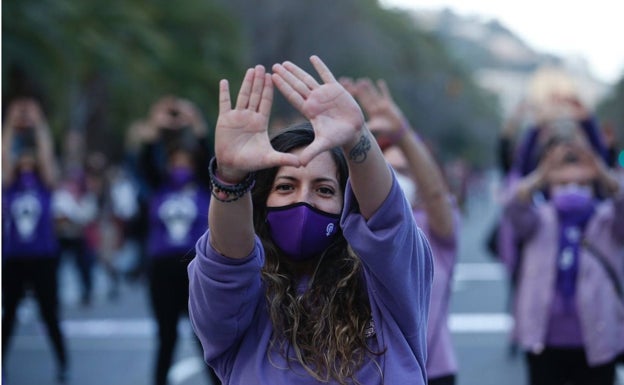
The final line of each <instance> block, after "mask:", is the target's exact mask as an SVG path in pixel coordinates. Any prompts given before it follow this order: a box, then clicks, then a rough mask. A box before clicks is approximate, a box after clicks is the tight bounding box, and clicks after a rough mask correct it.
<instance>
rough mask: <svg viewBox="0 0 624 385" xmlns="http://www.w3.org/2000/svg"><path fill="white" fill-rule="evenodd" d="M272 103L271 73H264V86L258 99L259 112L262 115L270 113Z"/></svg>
mask: <svg viewBox="0 0 624 385" xmlns="http://www.w3.org/2000/svg"><path fill="white" fill-rule="evenodd" d="M272 105H273V81H272V80H271V74H267V73H265V74H264V88H263V90H262V99H261V100H260V107H259V112H260V113H261V114H262V115H264V116H267V117H268V116H269V115H270V114H271V106H272Z"/></svg>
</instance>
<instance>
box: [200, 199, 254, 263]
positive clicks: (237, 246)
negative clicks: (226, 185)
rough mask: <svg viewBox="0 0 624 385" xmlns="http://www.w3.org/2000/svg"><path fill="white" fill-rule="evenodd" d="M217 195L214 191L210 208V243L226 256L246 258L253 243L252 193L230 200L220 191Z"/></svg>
mask: <svg viewBox="0 0 624 385" xmlns="http://www.w3.org/2000/svg"><path fill="white" fill-rule="evenodd" d="M213 191H214V190H213ZM216 195H217V196H215V194H213V197H212V199H211V201H210V208H209V210H208V227H209V228H210V244H211V245H212V247H213V248H214V249H215V250H217V251H218V252H219V253H220V254H222V255H224V256H227V257H230V258H236V259H238V258H245V257H246V256H248V255H249V253H251V251H252V249H253V246H254V235H255V231H254V227H253V205H252V201H251V193H250V192H247V193H245V194H244V195H243V196H242V197H240V198H239V199H237V200H234V201H230V202H224V201H223V200H222V198H219V193H216Z"/></svg>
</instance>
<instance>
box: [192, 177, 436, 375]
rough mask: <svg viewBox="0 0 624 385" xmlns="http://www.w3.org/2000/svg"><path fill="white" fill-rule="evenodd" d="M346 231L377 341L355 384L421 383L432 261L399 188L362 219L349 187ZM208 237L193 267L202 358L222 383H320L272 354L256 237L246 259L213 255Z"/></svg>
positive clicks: (343, 223)
mask: <svg viewBox="0 0 624 385" xmlns="http://www.w3.org/2000/svg"><path fill="white" fill-rule="evenodd" d="M341 227H342V229H343V233H344V235H345V237H346V238H347V240H348V241H349V244H350V245H351V247H352V248H353V250H354V251H355V252H356V253H357V254H358V255H359V256H360V258H361V260H362V262H363V265H364V276H365V280H366V285H367V290H368V296H369V299H370V304H371V310H372V318H373V321H374V324H375V335H374V336H372V337H370V338H369V340H368V343H369V345H370V346H371V348H372V349H373V350H375V351H380V350H381V349H383V348H387V351H386V352H385V354H383V355H382V356H380V357H376V358H375V361H376V362H374V361H368V362H365V363H364V365H363V366H362V367H361V368H360V369H359V370H358V372H357V378H358V380H359V381H360V383H361V384H364V385H373V384H375V385H378V384H382V383H383V384H421V385H424V384H426V382H427V380H426V371H425V362H426V359H427V356H426V355H427V352H426V333H427V318H428V308H429V296H430V290H431V282H432V275H433V261H432V257H431V250H430V247H429V244H428V242H427V240H426V238H425V236H424V235H423V233H422V232H421V231H420V229H418V227H417V226H416V224H415V221H414V219H413V216H412V212H411V209H410V207H409V204H408V202H407V200H406V199H405V198H403V196H402V192H401V190H400V187H399V186H398V184H397V183H396V181H395V182H394V183H393V186H392V189H391V191H390V193H389V195H388V197H387V198H386V201H385V202H384V203H383V204H382V206H381V207H380V208H379V209H378V210H377V212H376V213H375V214H374V215H373V216H372V217H371V218H370V219H369V220H368V221H366V220H365V219H364V218H363V217H362V216H361V215H360V214H359V213H358V212H357V211H356V204H355V198H354V196H353V194H352V191H351V188H350V186H349V187H347V191H346V193H345V210H344V212H343V215H342V219H341ZM208 239H209V236H208V232H207V233H206V234H204V235H203V236H202V237H201V238H200V239H199V241H198V242H197V256H196V257H195V259H194V260H193V261H192V262H191V263H190V265H189V268H188V271H189V278H190V298H189V310H190V318H191V323H192V325H193V328H194V330H195V333H196V334H197V335H198V337H199V339H200V341H201V343H202V345H203V348H204V359H205V360H206V362H207V363H208V364H210V365H211V366H212V367H213V368H215V371H216V373H217V374H218V375H219V377H220V378H221V380H222V381H223V383H224V384H230V385H233V384H245V385H246V384H272V385H282V384H302V385H306V384H317V383H318V382H317V381H316V380H314V379H313V378H312V377H311V376H310V375H309V374H307V373H306V372H305V370H304V369H303V368H302V367H300V366H299V365H298V364H295V363H292V362H291V363H290V367H289V363H287V362H285V360H284V358H283V357H281V356H280V355H279V354H278V353H275V352H273V351H272V350H270V349H269V346H270V342H271V336H272V334H273V327H272V324H271V320H270V318H269V314H268V312H267V306H266V303H265V297H264V287H263V284H262V281H261V278H260V270H261V268H262V266H263V264H264V251H263V249H262V246H261V243H260V241H259V239H257V238H256V245H255V247H254V250H253V251H252V252H251V254H250V255H249V256H248V257H246V258H244V259H239V260H237V259H231V258H227V257H225V256H222V255H220V254H218V253H217V252H216V251H215V250H214V249H213V248H212V247H211V246H210V244H209V242H208Z"/></svg>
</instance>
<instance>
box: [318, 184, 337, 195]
mask: <svg viewBox="0 0 624 385" xmlns="http://www.w3.org/2000/svg"><path fill="white" fill-rule="evenodd" d="M317 191H318V192H319V193H320V194H321V195H325V196H332V195H334V193H335V191H334V189H333V188H331V187H327V186H321V187H319V188H318V189H317Z"/></svg>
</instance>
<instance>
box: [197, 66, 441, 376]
mask: <svg viewBox="0 0 624 385" xmlns="http://www.w3.org/2000/svg"><path fill="white" fill-rule="evenodd" d="M310 60H311V62H312V64H313V66H314V68H315V69H316V71H317V72H318V74H319V75H320V78H321V79H322V83H319V82H317V80H316V79H315V78H314V77H313V76H311V75H310V74H308V73H307V72H305V71H304V70H302V69H301V68H299V67H298V66H296V65H295V64H293V63H290V62H285V63H283V64H276V65H274V66H273V71H274V73H273V74H272V75H269V74H267V73H265V70H264V68H263V67H262V66H256V67H255V68H253V69H249V70H248V71H247V73H246V75H245V78H244V80H243V84H242V86H241V89H240V91H239V94H238V98H237V100H236V106H235V107H234V108H232V107H231V102H230V91H229V86H228V82H227V81H226V80H222V81H221V83H220V102H219V103H220V106H219V118H218V121H217V126H216V135H215V154H216V158H215V159H214V160H213V162H211V167H210V171H211V179H212V184H213V187H212V194H213V198H214V199H213V200H212V202H211V205H210V209H209V230H208V231H207V232H206V234H205V235H204V236H202V237H201V238H200V239H199V240H198V242H197V247H196V251H197V255H196V257H195V259H194V260H193V261H192V262H191V264H190V265H189V277H190V282H191V286H190V300H189V307H190V313H191V320H192V324H193V327H194V330H195V332H196V333H197V335H198V336H199V338H200V340H201V341H202V344H203V347H204V358H205V360H206V362H207V363H208V364H210V365H211V366H213V367H214V368H215V371H216V372H217V374H218V375H219V377H220V378H221V380H222V381H223V383H227V384H252V383H253V384H295V383H296V384H317V383H331V384H405V383H410V384H425V383H426V372H425V362H426V333H427V317H428V306H429V295H430V289H431V280H432V273H433V266H432V259H431V251H430V249H429V245H428V243H427V241H426V239H425V237H424V236H423V234H422V232H421V231H420V230H419V229H418V227H417V226H416V223H415V222H414V220H413V216H412V212H411V207H410V205H409V204H408V202H407V200H406V199H404V198H402V194H403V193H402V191H401V188H400V187H399V185H398V183H397V182H396V179H395V177H394V174H393V172H392V171H391V169H390V168H389V167H388V165H387V163H386V161H385V160H384V157H383V154H382V152H381V150H380V149H379V147H378V145H377V143H376V142H375V140H374V137H373V136H372V134H371V133H370V131H369V130H368V128H367V127H366V125H365V123H364V116H363V114H362V111H361V109H360V107H359V106H358V104H357V103H356V102H355V100H354V99H353V97H352V96H351V95H350V94H349V93H348V92H347V91H346V90H345V89H344V88H343V87H342V86H341V85H340V83H338V82H337V81H336V79H335V78H334V76H333V75H332V73H331V72H330V70H329V69H328V68H327V67H326V66H325V64H324V63H323V62H322V61H321V60H320V59H319V58H318V57H316V56H312V57H311V59H310ZM273 84H275V85H276V86H277V88H278V89H279V90H280V91H281V92H282V94H283V95H284V96H285V97H286V99H287V100H288V101H289V102H290V103H291V104H292V105H293V106H294V107H295V108H296V109H297V110H298V111H300V112H301V113H302V114H303V116H304V117H305V118H306V119H307V120H308V121H309V123H304V124H301V125H298V126H295V127H291V128H289V129H286V130H283V131H280V132H279V133H278V134H277V135H276V136H274V137H273V138H272V139H270V138H269V135H268V133H267V127H268V123H269V115H270V110H271V105H272V99H273ZM250 192H251V193H250Z"/></svg>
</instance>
